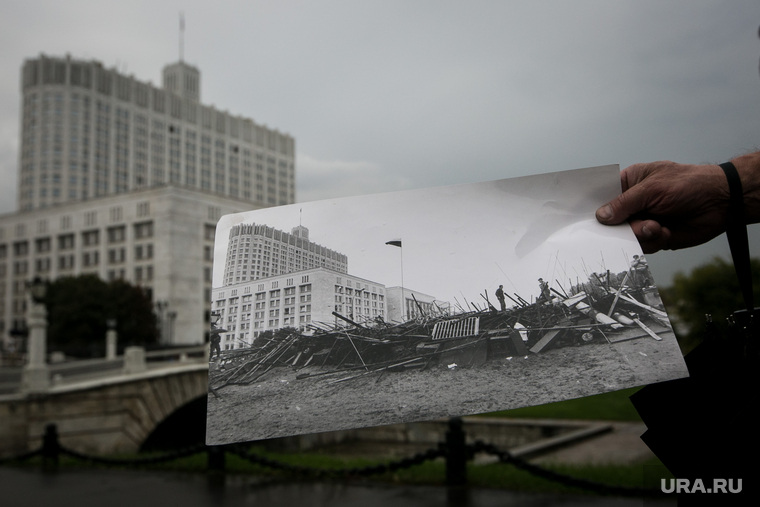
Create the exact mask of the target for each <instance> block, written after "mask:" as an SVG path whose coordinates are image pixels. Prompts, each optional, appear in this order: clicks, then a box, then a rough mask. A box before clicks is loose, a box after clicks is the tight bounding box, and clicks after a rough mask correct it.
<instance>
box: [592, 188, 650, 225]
mask: <svg viewBox="0 0 760 507" xmlns="http://www.w3.org/2000/svg"><path fill="white" fill-rule="evenodd" d="M639 194H640V192H637V189H636V188H631V189H629V190H627V191H626V192H623V193H622V194H620V195H619V196H617V197H616V198H614V199H613V200H611V201H610V202H608V203H607V204H605V205H603V206H601V207H600V208H599V209H597V210H596V219H597V220H598V221H599V222H600V223H602V224H605V225H617V224H622V223H623V222H625V221H626V220H628V219H629V218H630V217H631V216H632V215H634V214H636V213H638V212H639V211H641V210H643V209H644V207H645V203H644V202H643V199H642V197H643V196H641V195H639Z"/></svg>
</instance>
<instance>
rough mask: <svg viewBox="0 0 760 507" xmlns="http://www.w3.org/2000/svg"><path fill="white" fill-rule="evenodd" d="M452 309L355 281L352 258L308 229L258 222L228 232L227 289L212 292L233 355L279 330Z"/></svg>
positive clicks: (224, 282)
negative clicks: (314, 238) (288, 229)
mask: <svg viewBox="0 0 760 507" xmlns="http://www.w3.org/2000/svg"><path fill="white" fill-rule="evenodd" d="M449 310H450V308H449V304H448V303H443V302H440V301H437V300H436V299H435V298H434V297H433V296H429V295H427V294H423V293H421V292H418V291H413V290H410V289H408V288H407V289H402V288H401V287H387V288H386V286H385V285H384V284H382V283H379V282H376V281H372V280H367V279H365V278H361V277H358V276H355V275H351V274H349V273H348V257H347V256H346V255H344V254H342V253H340V252H336V251H334V250H331V249H329V248H326V247H324V246H322V245H319V244H317V243H314V242H312V241H310V240H309V230H308V229H307V228H306V227H303V226H301V225H299V226H298V227H294V228H293V229H292V230H291V232H290V233H287V232H285V231H281V230H278V229H275V228H273V227H269V226H266V225H262V224H255V223H254V224H239V225H235V226H233V227H232V228H231V229H230V233H229V238H228V243H227V251H226V258H225V264H224V275H223V279H222V286H221V287H215V288H214V290H213V310H212V311H213V317H212V320H213V321H215V324H216V326H217V328H220V329H223V331H222V332H221V333H220V334H221V340H222V341H221V344H220V345H221V348H222V350H235V349H240V348H248V347H250V346H251V345H253V343H254V341H255V339H256V338H257V337H259V336H260V335H261V333H263V332H266V331H275V330H277V329H281V328H295V329H298V330H300V331H301V332H304V333H306V334H309V333H311V332H313V331H315V330H318V329H331V328H333V327H335V326H342V325H348V324H349V323H350V322H355V323H358V324H360V325H364V324H368V323H369V324H371V323H377V322H387V323H399V322H405V321H407V320H409V319H414V318H417V317H419V316H422V315H423V314H424V315H425V316H428V317H429V316H432V315H442V314H447V313H448V312H449ZM333 312H335V313H337V314H339V315H340V316H342V317H344V318H341V317H339V316H336V315H335V314H334V313H333ZM346 319H348V320H346Z"/></svg>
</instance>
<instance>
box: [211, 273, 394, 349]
mask: <svg viewBox="0 0 760 507" xmlns="http://www.w3.org/2000/svg"><path fill="white" fill-rule="evenodd" d="M385 297H386V296H385V286H384V285H383V284H380V283H377V282H373V281H370V280H365V279H363V278H359V277H357V276H352V275H349V274H346V273H341V272H337V271H333V270H331V269H327V268H322V267H320V268H313V269H307V270H303V271H297V272H294V273H286V274H282V275H277V276H271V277H268V278H262V279H260V280H252V281H249V282H245V283H239V284H232V285H228V286H226V287H221V288H218V289H214V291H213V314H214V318H215V319H218V320H217V325H218V326H219V327H221V328H223V329H224V330H225V331H224V332H223V333H222V342H221V347H222V350H234V349H239V348H247V347H250V346H251V345H252V344H253V342H254V340H255V339H256V338H257V337H258V336H260V335H261V333H263V332H265V331H274V330H277V329H281V328H285V327H292V328H297V329H299V330H301V331H303V332H307V333H308V332H309V331H311V330H314V329H315V328H325V327H326V326H327V327H332V326H334V325H341V324H345V322H344V321H343V320H341V319H339V318H338V317H336V316H335V315H333V312H337V313H339V314H340V315H343V316H344V317H347V318H349V319H351V320H352V321H354V322H358V323H366V322H368V321H373V320H377V319H382V320H385V318H386V300H385Z"/></svg>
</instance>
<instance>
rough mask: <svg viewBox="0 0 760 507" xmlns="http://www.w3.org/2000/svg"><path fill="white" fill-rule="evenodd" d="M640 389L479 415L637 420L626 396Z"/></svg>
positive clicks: (637, 416) (636, 413)
mask: <svg viewBox="0 0 760 507" xmlns="http://www.w3.org/2000/svg"><path fill="white" fill-rule="evenodd" d="M639 389H640V388H638V387H633V388H629V389H623V390H621V391H612V392H609V393H603V394H597V395H595V396H587V397H585V398H577V399H574V400H566V401H558V402H556V403H548V404H546V405H539V406H536V407H525V408H517V409H513V410H503V411H500V412H490V413H488V414H481V416H482V417H514V418H524V419H593V420H602V421H641V418H640V417H639V414H638V412H636V409H635V408H633V404H632V403H631V400H629V399H628V398H629V397H630V396H631V395H632V394H633V393H635V392H636V391H638V390H639Z"/></svg>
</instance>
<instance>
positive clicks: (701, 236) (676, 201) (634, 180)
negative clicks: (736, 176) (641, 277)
mask: <svg viewBox="0 0 760 507" xmlns="http://www.w3.org/2000/svg"><path fill="white" fill-rule="evenodd" d="M620 180H621V185H622V189H623V193H622V194H620V195H619V196H618V197H616V198H615V199H613V200H612V201H610V202H609V203H607V204H605V205H604V206H602V207H600V208H599V209H598V210H597V211H596V218H597V220H598V221H599V222H601V223H603V224H607V225H616V224H621V223H623V222H625V221H629V222H630V225H631V228H632V229H633V232H634V234H635V235H636V238H637V239H638V240H639V243H640V244H641V248H642V250H643V251H644V253H652V252H656V251H658V250H663V249H665V250H675V249H679V248H686V247H690V246H694V245H698V244H701V243H705V242H707V241H709V240H711V239H713V238H714V237H716V236H718V235H719V234H721V233H722V232H723V231H725V227H726V216H727V213H728V202H729V190H728V183H727V181H726V177H725V175H724V174H723V170H722V169H721V168H720V167H719V166H717V165H688V164H677V163H674V162H667V161H664V162H652V163H648V164H635V165H632V166H630V167H627V168H626V169H625V170H623V171H622V172H621V173H620Z"/></svg>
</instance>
